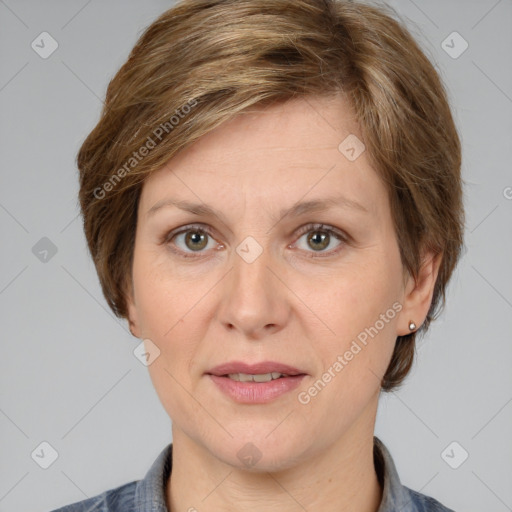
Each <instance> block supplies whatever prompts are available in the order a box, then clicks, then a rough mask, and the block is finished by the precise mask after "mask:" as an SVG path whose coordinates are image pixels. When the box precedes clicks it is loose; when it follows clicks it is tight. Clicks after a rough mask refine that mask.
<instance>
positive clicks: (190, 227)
mask: <svg viewBox="0 0 512 512" xmlns="http://www.w3.org/2000/svg"><path fill="white" fill-rule="evenodd" d="M194 230H196V231H198V232H202V233H205V234H207V235H208V236H210V237H211V238H213V239H214V240H215V237H214V234H213V231H214V230H213V229H212V228H211V227H210V226H208V225H207V224H202V223H198V224H186V225H184V226H180V227H179V228H176V229H175V230H172V231H170V232H166V234H165V235H164V236H163V237H162V240H161V243H163V244H167V245H169V244H170V242H171V240H172V239H173V238H174V237H176V236H178V235H180V234H182V233H186V232H187V231H194ZM310 231H324V232H327V233H329V234H330V235H334V236H335V238H336V239H338V240H339V241H340V242H341V244H340V246H342V245H343V244H347V243H349V242H350V240H351V238H350V236H349V235H347V234H346V233H344V232H343V231H341V230H339V229H338V228H335V227H334V226H331V225H329V224H324V223H321V222H317V223H313V222H310V223H307V224H304V225H303V226H301V227H299V228H297V229H296V230H295V233H296V234H295V236H296V237H297V240H295V241H294V242H293V243H291V244H290V245H288V247H293V246H295V244H296V243H297V241H298V240H299V239H300V238H301V237H302V236H303V235H304V234H305V233H308V232H310ZM216 241H217V240H216ZM217 243H218V244H220V245H221V246H224V244H222V243H220V242H217ZM340 246H338V247H337V248H335V249H331V250H330V251H325V252H318V253H315V251H305V252H306V253H308V257H312V258H323V257H325V258H327V257H329V256H333V255H335V254H337V253H338V252H339V250H340V249H339V247H340ZM171 251H173V252H174V253H176V254H179V255H180V256H183V257H185V258H201V257H202V255H203V253H202V252H201V251H199V252H198V253H197V256H196V255H194V253H191V252H184V251H182V250H181V249H174V248H172V249H171Z"/></svg>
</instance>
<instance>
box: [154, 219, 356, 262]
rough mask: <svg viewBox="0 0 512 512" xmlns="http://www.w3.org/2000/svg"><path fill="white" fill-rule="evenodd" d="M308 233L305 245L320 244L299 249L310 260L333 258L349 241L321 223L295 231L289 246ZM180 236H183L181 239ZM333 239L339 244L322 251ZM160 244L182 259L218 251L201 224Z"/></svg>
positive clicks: (178, 231) (166, 237)
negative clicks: (315, 246)
mask: <svg viewBox="0 0 512 512" xmlns="http://www.w3.org/2000/svg"><path fill="white" fill-rule="evenodd" d="M308 233H311V235H312V236H310V237H308V238H307V240H306V242H305V244H307V243H311V242H312V243H313V244H314V245H316V244H318V243H320V250H315V249H311V250H308V249H303V248H299V250H300V251H301V252H302V253H305V256H306V257H310V258H325V257H329V256H333V255H335V254H337V253H338V252H340V251H341V250H342V249H343V247H344V245H345V244H346V243H347V242H348V241H349V237H348V236H347V235H346V234H345V233H343V232H342V231H340V230H338V229H337V228H335V227H333V226H330V225H326V224H321V223H314V224H313V223H310V224H307V225H305V226H302V227H301V228H299V229H298V230H297V232H296V233H295V237H298V239H297V240H296V241H295V242H294V243H293V244H291V247H293V248H296V246H297V244H298V242H299V241H300V240H301V239H302V237H303V236H304V235H305V234H308ZM182 235H185V236H184V237H182ZM189 235H192V236H189ZM318 235H320V236H318ZM333 239H334V240H336V241H337V242H339V243H338V245H337V246H336V247H335V248H334V249H330V250H327V251H326V250H324V249H325V246H326V245H327V246H330V245H332V243H331V242H332V241H333ZM176 241H178V242H180V245H181V246H182V247H181V248H179V247H178V246H177V245H176ZM161 242H162V244H166V245H167V246H168V247H169V249H170V250H171V251H172V252H173V253H175V254H177V255H178V256H180V257H183V258H196V259H197V258H204V257H205V256H206V254H207V253H208V252H209V250H218V249H219V243H218V242H216V241H215V238H214V236H213V233H212V231H211V230H210V229H209V228H208V227H207V226H206V225H203V224H190V225H186V226H182V227H180V228H178V229H175V230H172V231H170V232H168V233H166V234H165V235H164V237H163V239H162V240H161ZM210 242H213V244H212V245H213V247H208V245H209V244H210ZM186 243H192V244H193V245H196V248H197V250H194V249H190V248H189V247H187V246H186ZM216 244H217V245H216ZM220 246H221V248H222V247H224V245H223V244H220Z"/></svg>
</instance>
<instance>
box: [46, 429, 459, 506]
mask: <svg viewBox="0 0 512 512" xmlns="http://www.w3.org/2000/svg"><path fill="white" fill-rule="evenodd" d="M373 440H374V451H373V454H374V462H375V468H376V471H377V476H378V478H379V482H380V483H381V486H382V488H383V493H382V501H381V503H380V506H379V509H378V511H377V512H454V511H453V510H452V509H449V508H446V507H445V506H443V505H441V503H439V502H438V501H437V500H435V499H434V498H430V497H429V496H425V495H424V494H420V493H419V492H416V491H413V490H411V489H409V488H408V487H405V486H404V485H402V484H401V483H400V479H399V477H398V473H397V470H396V467H395V464H394V462H393V459H392V457H391V454H390V453H389V451H388V449H387V448H386V447H385V446H384V444H383V443H382V441H381V440H380V439H378V438H377V437H376V436H374V438H373ZM171 469H172V443H170V444H168V445H167V446H166V447H165V448H164V449H163V450H162V452H161V453H160V455H158V457H157V458H156V460H155V461H154V462H153V465H152V466H151V468H150V469H149V471H148V472H147V474H146V476H145V477H144V478H143V479H142V480H136V481H133V482H130V483H127V484H124V485H122V486H120V487H116V488H115V489H111V490H108V491H105V492H103V493H101V494H99V495H97V496H95V497H93V498H88V499H86V500H82V501H79V502H76V503H73V504H71V505H66V506H64V507H62V508H59V509H57V510H54V511H52V512H169V511H168V509H167V507H166V505H165V486H166V483H167V480H168V479H169V476H170V475H171Z"/></svg>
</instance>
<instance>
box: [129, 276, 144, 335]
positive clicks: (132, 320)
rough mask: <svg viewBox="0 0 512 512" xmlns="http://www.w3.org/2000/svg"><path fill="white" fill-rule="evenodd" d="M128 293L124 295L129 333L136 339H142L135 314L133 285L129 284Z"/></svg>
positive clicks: (136, 314)
mask: <svg viewBox="0 0 512 512" xmlns="http://www.w3.org/2000/svg"><path fill="white" fill-rule="evenodd" d="M127 288H128V292H127V293H126V294H125V297H126V309H127V314H128V318H127V320H128V324H129V326H130V332H131V333H132V335H133V336H135V337H136V338H142V336H141V329H140V325H139V316H138V313H137V307H136V305H135V298H134V293H133V283H129V284H128V286H127Z"/></svg>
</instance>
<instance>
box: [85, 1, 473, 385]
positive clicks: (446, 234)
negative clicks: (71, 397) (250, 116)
mask: <svg viewBox="0 0 512 512" xmlns="http://www.w3.org/2000/svg"><path fill="white" fill-rule="evenodd" d="M393 14H396V13H395V12H394V11H393V10H392V9H391V8H390V7H387V6H386V7H383V6H379V7H376V6H370V5H368V4H363V3H358V2H348V1H343V0H183V1H181V2H180V3H178V4H176V5H175V6H174V7H173V8H171V9H169V10H168V11H166V12H164V13H163V14H162V15H161V16H160V17H159V18H158V19H156V21H154V22H153V23H152V24H151V25H150V26H149V27H147V28H146V29H145V31H144V32H143V33H142V35H141V36H140V38H139V40H138V41H137V43H136V45H135V46H134V48H133V49H132V51H131V53H130V55H129V58H128V60H127V61H126V63H125V64H124V65H123V66H122V67H121V68H120V70H119V71H118V72H117V74H116V75H115V76H114V78H113V79H112V80H111V82H110V83H109V86H108V89H107V93H106V100H105V104H104V107H103V111H102V113H101V118H100V120H99V122H98V124H97V125H96V127H95V128H94V129H93V130H92V132H91V133H90V134H89V135H88V137H87V138H86V140H85V141H84V143H83V145H82V146H81V148H80V150H79V152H78V155H77V165H78V168H79V170H80V192H79V199H80V206H81V210H82V214H83V222H84V231H85V235H86V238H87V243H88V246H89V249H90V252H91V255H92V258H93V260H94V263H95V266H96V270H97V273H98V276H99V280H100V283H101V286H102V290H103V293H104V296H105V298H106V300H107V302H108V304H109V306H110V308H111V309H112V310H113V311H114V313H115V314H116V315H117V316H118V317H123V318H127V302H126V297H127V295H126V294H128V293H131V290H132V288H131V287H132V278H131V274H132V272H131V268H132V261H133V251H134V241H135V229H136V223H137V207H138V200H139V197H140V192H141V190H142V185H143V182H144V179H145V178H146V177H147V176H148V175H149V174H150V173H152V172H153V171H155V170H158V169H160V168H161V167H162V166H163V165H165V164H166V163H167V162H168V160H169V159H170V158H172V157H173V156H174V155H175V154H176V153H177V152H178V151H180V150H181V149H183V148H185V147H187V146H189V145H190V144H192V143H193V142H194V141H195V140H197V139H198V138H199V137H201V136H202V135H204V134H206V133H208V132H209V131H211V130H212V129H214V128H215V127H217V126H219V125H220V124H221V123H223V122H224V121H227V120H228V119H230V118H232V117H233V116H235V115H237V114H239V113H243V111H244V110H247V109H248V108H249V107H251V106H253V105H256V106H259V105H267V104H274V103H279V102H284V101H286V100H289V99H292V98H296V97H303V96H307V95H329V94H335V93H339V92H342V93H343V94H344V97H346V98H347V99H348V100H349V102H350V104H351V105H352V107H353V108H354V111H355V113H356V115H357V120H358V122H359V125H360V127H361V134H362V136H363V140H364V144H365V145H366V150H367V154H368V156H369V158H370V162H371V164H372V166H373V168H374V169H375V170H376V172H378V174H379V175H380V176H381V178H382V179H383V180H384V182H385V183H386V186H387V190H388V193H389V198H390V205H391V211H392V216H393V222H394V226H395V230H396V234H397V239H398V244H399V248H400V254H401V259H402V263H403V265H404V269H406V270H407V271H408V272H409V273H410V274H411V275H412V276H414V277H417V275H418V270H419V267H420V264H421V255H422V251H423V250H424V249H430V250H433V251H434V252H435V253H436V254H442V260H441V266H440V269H439V274H438V277H437V281H436V284H435V289H434V294H433V299H432V304H431V307H430V310H429V312H428V315H427V318H426V320H425V322H424V323H423V325H422V326H421V329H420V331H419V332H425V331H426V330H427V328H428V326H429V324H430V322H431V320H433V319H434V318H436V317H437V315H438V313H439V312H440V310H441V309H442V307H443V306H444V301H445V288H446V286H447V283H448V280H449V278H450V276H451V274H452V271H453V269H454V267H455V265H456V262H457V260H458V258H459V255H460V251H461V249H462V244H463V230H464V228H463V224H464V212H463V206H462V183H461V177H460V167H461V148H460V141H459V137H458V134H457V130H456V127H455V124H454V121H453V119H452V115H451V112H450V108H449V104H448V100H447V95H446V92H445V89H444V86H443V84H442V81H441V79H440V77H439V75H438V73H437V72H436V70H435V69H434V67H433V65H432V64H431V62H430V61H429V59H428V58H427V57H426V55H425V54H424V53H423V51H422V50H421V49H420V47H419V45H418V44H417V43H416V42H415V40H414V38H413V37H412V36H411V34H410V33H409V31H408V30H407V29H406V28H405V26H404V24H403V23H400V22H399V21H396V20H395V19H394V18H393ZM155 139H156V140H155ZM150 141H151V142H150ZM144 147H145V148H146V149H145V150H144V149H143V148H144ZM415 336H416V333H411V334H408V335H406V336H399V337H398V338H397V340H396V345H395V350H394V353H393V356H392V358H391V362H390V365H389V367H388V369H387V372H386V374H385V376H384V378H383V380H382V388H383V389H384V390H385V391H389V390H391V389H393V388H395V387H396V386H398V385H399V384H400V383H401V382H402V380H403V379H404V378H405V376H406V375H407V373H408V372H409V370H410V367H411V365H412V362H413V358H414V350H415Z"/></svg>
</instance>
